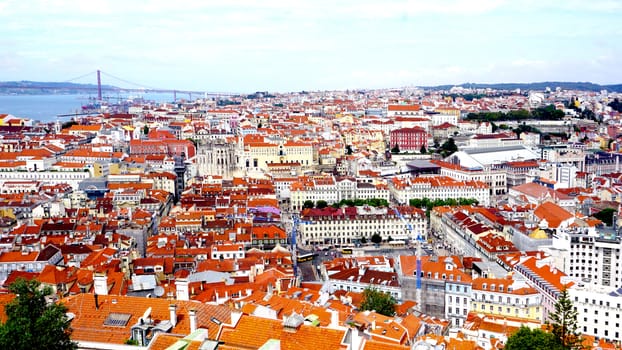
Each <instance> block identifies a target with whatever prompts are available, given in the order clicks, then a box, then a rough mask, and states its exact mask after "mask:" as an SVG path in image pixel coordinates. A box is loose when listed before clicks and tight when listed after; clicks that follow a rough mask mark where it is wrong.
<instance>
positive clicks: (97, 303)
mask: <svg viewBox="0 0 622 350" xmlns="http://www.w3.org/2000/svg"><path fill="white" fill-rule="evenodd" d="M93 297H94V298H95V309H96V310H99V295H97V293H95V294H93Z"/></svg>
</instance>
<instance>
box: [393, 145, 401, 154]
mask: <svg viewBox="0 0 622 350" xmlns="http://www.w3.org/2000/svg"><path fill="white" fill-rule="evenodd" d="M391 153H393V154H398V153H400V145H398V144H397V143H396V144H395V146H393V148H391Z"/></svg>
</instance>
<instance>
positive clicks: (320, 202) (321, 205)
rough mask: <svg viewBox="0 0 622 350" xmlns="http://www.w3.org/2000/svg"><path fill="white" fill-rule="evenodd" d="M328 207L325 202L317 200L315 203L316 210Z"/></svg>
mask: <svg viewBox="0 0 622 350" xmlns="http://www.w3.org/2000/svg"><path fill="white" fill-rule="evenodd" d="M327 206H328V203H327V202H326V201H325V200H321V199H320V200H319V201H317V202H315V207H316V208H318V209H324V208H326V207H327Z"/></svg>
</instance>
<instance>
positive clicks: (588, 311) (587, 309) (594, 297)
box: [568, 283, 622, 342]
mask: <svg viewBox="0 0 622 350" xmlns="http://www.w3.org/2000/svg"><path fill="white" fill-rule="evenodd" d="M568 296H569V298H570V300H571V301H572V304H573V306H574V308H575V310H576V311H577V325H578V326H579V329H578V331H579V332H580V333H583V334H589V335H592V336H594V337H597V338H604V339H607V340H610V341H612V340H613V341H617V342H620V341H622V327H621V325H622V289H621V288H618V289H617V290H616V289H615V288H612V287H599V286H594V285H589V284H583V283H578V284H576V285H574V286H572V287H570V288H568Z"/></svg>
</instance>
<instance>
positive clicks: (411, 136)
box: [389, 126, 428, 152]
mask: <svg viewBox="0 0 622 350" xmlns="http://www.w3.org/2000/svg"><path fill="white" fill-rule="evenodd" d="M389 138H390V141H389V142H390V146H391V148H393V147H396V146H397V147H398V148H399V150H400V152H413V151H414V152H419V150H421V146H424V147H425V148H426V149H427V148H428V133H427V132H426V131H425V129H423V128H421V127H417V126H416V127H413V128H402V129H396V130H392V131H391V133H390V134H389Z"/></svg>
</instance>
